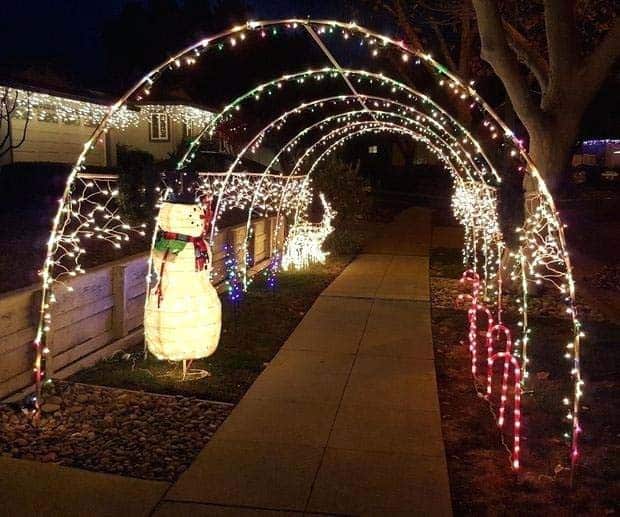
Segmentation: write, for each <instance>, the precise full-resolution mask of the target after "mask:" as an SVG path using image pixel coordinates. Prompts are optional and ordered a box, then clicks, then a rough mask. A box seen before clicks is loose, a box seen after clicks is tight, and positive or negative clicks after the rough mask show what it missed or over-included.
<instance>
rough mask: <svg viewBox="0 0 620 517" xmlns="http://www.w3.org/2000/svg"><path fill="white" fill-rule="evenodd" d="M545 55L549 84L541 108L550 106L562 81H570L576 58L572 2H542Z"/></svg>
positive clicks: (572, 0) (573, 1) (559, 89)
mask: <svg viewBox="0 0 620 517" xmlns="http://www.w3.org/2000/svg"><path fill="white" fill-rule="evenodd" d="M544 6H545V33H546V35H547V49H548V53H549V81H548V88H547V91H546V95H545V99H544V100H543V105H550V106H553V105H555V104H556V103H557V102H559V101H561V99H560V98H559V97H560V96H561V92H562V89H563V84H564V83H565V82H566V81H570V80H571V79H573V77H572V76H573V74H574V73H575V65H576V63H577V59H578V56H579V52H578V47H577V34H576V31H575V0H544Z"/></svg>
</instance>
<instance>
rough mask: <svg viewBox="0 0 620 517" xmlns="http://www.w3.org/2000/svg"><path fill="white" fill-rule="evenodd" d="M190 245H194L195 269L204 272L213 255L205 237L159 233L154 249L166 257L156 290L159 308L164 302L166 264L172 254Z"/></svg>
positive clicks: (163, 260)
mask: <svg viewBox="0 0 620 517" xmlns="http://www.w3.org/2000/svg"><path fill="white" fill-rule="evenodd" d="M188 243H192V244H193V245H194V260H195V269H196V272H198V271H203V270H204V269H205V268H206V267H207V264H208V263H209V260H210V257H211V253H210V249H209V245H208V244H207V241H206V240H205V239H204V236H203V235H200V236H199V237H192V236H191V235H184V234H182V233H174V232H165V231H163V230H160V231H159V234H158V235H157V240H156V241H155V246H154V248H155V249H156V250H157V251H161V252H163V253H164V257H163V259H162V263H161V270H160V272H159V282H158V285H157V289H156V290H155V292H156V294H157V307H158V308H159V307H160V304H161V301H162V300H163V298H164V296H163V292H162V278H163V276H164V271H165V267H166V262H167V259H168V255H170V254H171V253H172V254H173V255H178V254H179V253H181V251H183V250H184V249H185V246H187V244H188Z"/></svg>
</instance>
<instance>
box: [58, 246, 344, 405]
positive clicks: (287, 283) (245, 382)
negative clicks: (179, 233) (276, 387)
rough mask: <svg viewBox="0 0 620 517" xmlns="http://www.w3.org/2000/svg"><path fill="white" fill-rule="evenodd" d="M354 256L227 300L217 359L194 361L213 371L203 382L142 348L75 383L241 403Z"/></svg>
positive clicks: (331, 260)
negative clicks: (237, 303) (271, 287)
mask: <svg viewBox="0 0 620 517" xmlns="http://www.w3.org/2000/svg"><path fill="white" fill-rule="evenodd" d="M349 261H350V257H349V258H347V257H330V258H329V260H328V261H327V263H326V264H324V265H314V266H312V267H310V268H309V269H307V270H305V271H302V272H288V273H281V274H280V275H279V277H278V286H277V288H276V289H275V290H273V291H272V290H269V289H268V288H267V287H266V285H265V282H264V278H263V275H259V276H258V277H257V279H256V281H255V282H254V283H253V284H252V286H251V287H250V288H249V290H248V293H246V296H245V298H244V299H243V300H242V301H241V302H240V306H239V308H238V309H237V310H235V308H234V307H233V306H232V304H231V303H230V302H229V300H228V299H227V298H226V297H223V299H222V337H221V339H220V343H219V346H218V349H217V351H216V352H215V354H213V355H212V356H211V357H209V358H207V359H202V360H198V361H194V363H193V364H192V368H202V369H205V370H207V371H209V373H210V374H211V375H210V376H209V377H206V378H204V379H201V380H193V381H181V380H180V365H179V364H176V363H172V362H169V361H159V360H157V359H155V358H154V357H152V356H149V358H147V359H146V360H145V359H144V358H143V353H142V350H143V347H142V346H139V347H136V348H135V349H133V350H130V351H128V353H127V354H117V355H115V356H114V357H112V358H110V359H107V360H104V361H101V362H99V363H98V364H96V365H95V366H93V367H91V368H88V369H85V370H82V371H80V372H78V373H77V374H75V375H74V376H73V377H71V379H70V380H71V381H74V382H82V383H87V384H96V385H102V386H112V387H118V388H125V389H132V390H140V391H148V392H152V393H163V394H174V395H185V396H194V397H198V398H202V399H209V400H218V401H222V402H233V403H234V402H237V401H239V400H240V399H241V397H242V396H243V394H244V393H245V392H246V391H247V389H248V388H249V387H250V385H251V384H252V383H253V382H254V380H255V379H256V377H257V376H258V375H259V374H260V373H261V371H262V370H263V369H264V367H265V365H266V364H267V363H268V362H269V361H271V359H272V358H273V357H274V356H275V354H276V353H277V352H278V350H279V349H280V347H281V346H282V344H283V343H284V342H285V341H286V339H287V337H288V336H289V335H290V334H291V332H292V331H293V330H294V328H295V327H296V326H297V324H298V323H299V322H300V321H301V319H302V318H303V316H304V315H305V313H306V312H307V311H308V309H309V308H310V306H311V305H312V304H313V302H314V300H315V299H316V298H317V297H318V295H319V294H320V293H321V292H322V291H323V289H325V287H327V285H329V283H330V282H331V281H332V280H333V279H334V278H335V277H336V276H337V275H338V274H339V273H340V272H341V271H342V270H343V269H344V267H345V266H346V265H347V263H348V262H349Z"/></svg>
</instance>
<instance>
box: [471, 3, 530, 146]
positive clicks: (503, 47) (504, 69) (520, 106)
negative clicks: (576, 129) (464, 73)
mask: <svg viewBox="0 0 620 517" xmlns="http://www.w3.org/2000/svg"><path fill="white" fill-rule="evenodd" d="M473 4H474V9H475V10H476V17H477V20H478V31H479V33H480V41H481V44H482V51H481V56H482V59H484V60H485V61H486V62H487V63H489V64H490V65H491V67H492V68H493V70H494V71H495V73H496V74H497V75H498V77H499V78H500V79H501V80H502V83H503V84H504V87H505V88H506V91H507V92H508V95H509V96H510V99H511V100H512V104H513V106H514V108H515V111H516V112H517V114H518V115H519V118H520V119H521V121H522V122H523V123H524V124H525V125H526V127H527V129H528V132H529V133H530V136H531V134H532V132H533V130H538V129H540V127H541V125H542V117H541V112H540V110H539V108H538V106H536V104H535V103H534V101H533V99H532V98H531V97H530V95H529V91H528V88H527V83H526V81H525V78H524V77H523V75H522V74H521V72H520V70H519V62H518V61H517V57H516V54H514V53H513V52H512V51H511V50H510V47H509V46H508V42H507V41H506V35H505V33H504V29H503V23H502V18H501V15H500V13H499V10H498V8H497V5H496V2H495V1H494V0H473Z"/></svg>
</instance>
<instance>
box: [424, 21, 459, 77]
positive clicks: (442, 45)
mask: <svg viewBox="0 0 620 517" xmlns="http://www.w3.org/2000/svg"><path fill="white" fill-rule="evenodd" d="M430 25H431V28H432V29H433V32H434V33H435V37H436V38H437V42H438V43H439V50H440V51H441V54H442V55H443V57H444V59H445V61H446V63H447V64H448V67H449V68H450V69H451V70H452V71H453V72H458V67H457V65H456V63H455V62H454V58H453V57H452V53H451V52H450V49H449V48H448V44H447V43H446V39H445V38H444V37H443V34H442V32H441V29H440V28H439V27H438V25H437V24H436V23H435V22H430Z"/></svg>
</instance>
